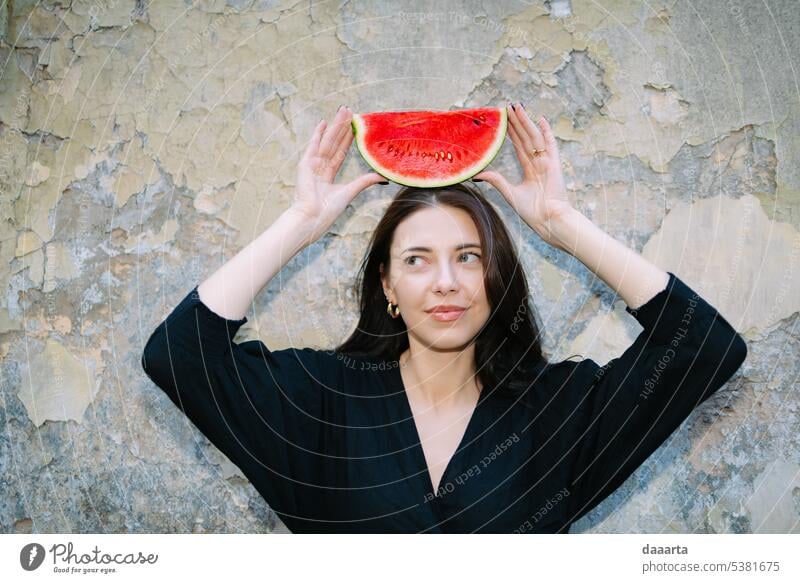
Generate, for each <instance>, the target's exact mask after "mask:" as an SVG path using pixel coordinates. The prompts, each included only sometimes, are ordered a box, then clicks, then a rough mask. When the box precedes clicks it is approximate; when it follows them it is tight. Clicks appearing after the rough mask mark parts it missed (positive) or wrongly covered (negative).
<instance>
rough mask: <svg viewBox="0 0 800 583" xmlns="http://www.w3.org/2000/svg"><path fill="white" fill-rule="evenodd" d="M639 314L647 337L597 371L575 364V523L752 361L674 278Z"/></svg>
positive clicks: (589, 363)
mask: <svg viewBox="0 0 800 583" xmlns="http://www.w3.org/2000/svg"><path fill="white" fill-rule="evenodd" d="M669 276H670V277H669V283H668V284H667V287H666V288H665V289H664V290H662V291H660V292H659V293H658V294H656V295H655V296H654V297H653V298H651V299H650V300H649V301H648V302H647V303H646V304H645V305H643V306H641V307H640V308H638V309H635V310H634V309H631V308H630V307H626V311H627V312H628V313H629V314H632V315H633V316H634V317H635V318H636V319H637V320H638V321H639V323H640V324H641V325H642V327H643V328H644V330H643V331H642V332H641V334H640V335H639V336H638V337H637V338H636V340H635V341H634V343H633V344H632V345H631V346H630V347H629V348H628V349H627V350H626V351H625V352H624V354H622V356H620V357H619V358H615V359H613V360H611V361H610V362H609V363H607V364H606V365H605V366H603V367H600V366H599V365H598V364H597V363H596V362H594V361H593V360H591V359H586V360H583V361H581V362H578V363H574V364H575V370H574V371H573V372H574V374H575V378H577V379H581V381H580V382H575V383H572V385H571V386H573V387H574V391H572V392H573V394H572V397H571V398H572V399H573V403H572V404H571V405H572V406H573V407H574V411H575V413H576V415H575V418H576V421H575V424H574V425H572V432H573V435H574V437H575V441H576V442H577V445H576V448H577V452H578V453H577V456H576V461H575V463H574V466H573V475H572V484H571V487H570V495H569V496H568V497H567V500H568V504H569V505H570V508H569V516H570V520H571V521H575V520H577V519H578V518H580V517H581V516H583V515H584V514H586V513H587V512H588V511H589V510H591V509H592V508H593V507H595V506H596V505H597V504H598V503H599V502H600V501H602V500H603V499H604V498H606V497H607V496H608V495H609V494H610V493H611V492H613V491H614V490H615V489H617V488H618V487H619V486H620V485H621V484H622V483H623V482H624V481H625V480H626V479H627V478H628V477H629V476H630V475H631V474H632V473H633V472H634V471H635V470H636V468H638V467H639V466H640V465H641V464H642V463H643V462H644V461H645V460H646V459H647V458H648V457H649V456H650V455H651V454H652V453H653V452H654V451H655V450H656V449H658V447H659V446H660V445H661V444H662V443H663V442H664V441H665V440H666V439H667V437H669V436H670V434H671V433H672V432H673V431H674V430H675V429H676V428H678V427H679V426H680V425H681V423H682V422H683V421H684V420H685V419H686V418H687V417H688V416H689V414H690V413H691V411H692V410H693V409H694V408H696V407H697V406H698V405H699V404H700V403H702V402H703V401H705V400H706V399H708V397H709V396H711V394H712V393H714V392H715V391H716V390H717V389H719V388H720V387H721V386H722V385H723V384H725V382H727V381H728V379H730V378H731V376H733V374H734V373H735V372H736V370H737V369H738V368H739V367H740V366H741V364H742V362H743V361H744V359H745V357H746V356H747V346H746V344H745V342H744V340H743V339H742V337H741V336H740V335H739V334H738V333H737V332H736V331H735V330H734V329H733V327H732V326H731V325H730V324H729V323H728V322H727V321H726V320H725V319H724V318H723V317H722V315H721V314H720V313H719V312H718V311H717V310H716V309H714V308H713V307H712V306H711V305H709V304H708V303H707V302H706V301H705V300H704V299H703V298H702V297H700V296H699V295H698V294H696V293H695V292H694V291H693V290H692V289H691V288H689V287H688V286H687V285H686V284H685V283H684V282H683V281H682V280H681V279H679V278H678V277H677V276H675V274H673V273H669Z"/></svg>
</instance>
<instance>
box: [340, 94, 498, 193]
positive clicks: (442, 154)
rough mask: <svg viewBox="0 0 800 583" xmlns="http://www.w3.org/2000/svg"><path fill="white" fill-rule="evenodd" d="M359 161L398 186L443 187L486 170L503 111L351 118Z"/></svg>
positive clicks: (484, 109) (376, 114) (387, 113)
mask: <svg viewBox="0 0 800 583" xmlns="http://www.w3.org/2000/svg"><path fill="white" fill-rule="evenodd" d="M352 127H353V133H354V134H355V141H356V145H357V146H358V150H359V152H361V155H362V156H363V158H364V160H365V161H366V162H367V164H369V165H370V166H371V167H372V168H373V169H374V170H375V172H377V173H378V174H380V175H382V176H385V177H386V178H388V179H390V180H393V181H394V182H397V183H399V184H403V185H407V186H418V187H423V188H425V187H427V188H430V187H434V186H447V185H449V184H456V183H458V182H462V181H464V180H468V179H469V178H472V177H473V176H475V175H476V174H477V173H478V172H480V171H481V170H483V169H484V168H486V166H488V165H489V163H490V162H491V161H492V160H493V159H494V157H495V156H496V155H497V153H498V152H499V151H500V147H501V146H502V145H503V140H505V137H506V129H507V127H508V117H507V114H506V110H505V108H504V107H482V108H477V109H460V110H454V111H379V112H372V113H362V114H353V120H352Z"/></svg>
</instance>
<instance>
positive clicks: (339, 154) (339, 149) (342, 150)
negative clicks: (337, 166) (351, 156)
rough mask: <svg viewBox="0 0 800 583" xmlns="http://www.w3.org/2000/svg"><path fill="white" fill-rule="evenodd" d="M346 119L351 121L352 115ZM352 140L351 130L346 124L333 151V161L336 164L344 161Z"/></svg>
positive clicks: (348, 124)
mask: <svg viewBox="0 0 800 583" xmlns="http://www.w3.org/2000/svg"><path fill="white" fill-rule="evenodd" d="M348 119H350V120H352V115H348ZM353 139H354V136H353V130H352V128H351V126H350V123H349V122H348V123H347V124H346V126H345V129H344V131H343V132H342V135H341V137H340V138H339V141H338V143H337V144H336V148H335V149H334V152H333V159H334V160H336V161H337V162H338V163H341V162H342V161H344V159H345V158H346V157H347V151H348V150H349V149H350V144H352V143H353Z"/></svg>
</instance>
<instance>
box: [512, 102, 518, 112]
mask: <svg viewBox="0 0 800 583" xmlns="http://www.w3.org/2000/svg"><path fill="white" fill-rule="evenodd" d="M511 109H513V110H514V111H517V108H516V107H514V104H513V103H512V104H511Z"/></svg>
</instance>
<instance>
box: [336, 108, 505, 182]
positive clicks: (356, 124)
mask: <svg viewBox="0 0 800 583" xmlns="http://www.w3.org/2000/svg"><path fill="white" fill-rule="evenodd" d="M498 109H499V110H500V127H499V128H498V130H497V135H496V136H495V140H494V142H493V143H492V145H491V146H489V147H488V148H487V149H486V155H484V157H483V158H481V159H480V160H477V161H476V162H475V164H473V165H472V166H470V167H469V168H467V169H466V170H464V171H462V172H461V173H459V174H456V175H453V176H452V177H450V178H445V179H430V180H421V179H420V180H417V179H410V178H407V177H405V176H404V175H402V174H399V173H397V172H393V171H391V170H389V169H388V168H386V167H384V166H382V165H381V164H380V163H379V162H378V161H377V160H376V159H375V158H373V157H372V156H370V155H369V153H368V152H367V148H366V144H365V143H364V138H365V136H366V133H367V127H366V124H365V123H364V121H363V118H362V117H361V116H360V115H359V114H353V119H352V121H351V122H350V126H351V127H352V129H353V135H354V136H355V141H356V146H357V147H358V151H359V152H360V153H361V157H362V158H364V160H365V161H366V162H367V164H368V165H369V166H370V167H371V168H372V169H373V170H375V172H377V173H378V174H380V175H381V176H383V177H384V178H388V179H389V180H391V181H393V182H396V183H398V184H402V185H404V186H416V187H419V188H434V187H441V186H450V185H451V184H458V183H459V182H463V181H465V180H469V179H470V178H472V177H473V176H475V175H476V174H478V173H479V172H481V171H482V170H483V169H484V168H486V167H487V166H488V165H489V164H491V163H492V161H493V160H494V159H495V158H496V157H497V154H499V153H500V148H502V147H503V142H505V139H506V132H507V131H508V112H507V111H506V109H505V108H504V107H500V108H498Z"/></svg>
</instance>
